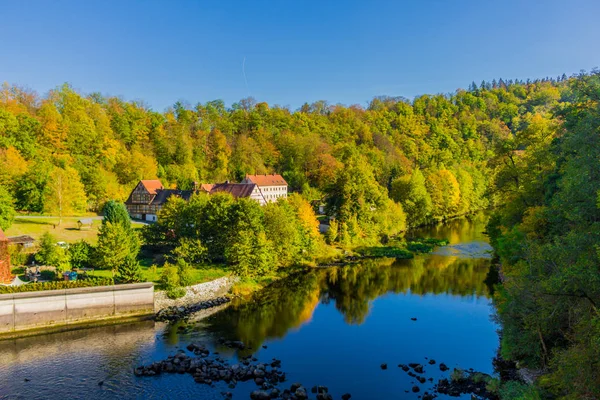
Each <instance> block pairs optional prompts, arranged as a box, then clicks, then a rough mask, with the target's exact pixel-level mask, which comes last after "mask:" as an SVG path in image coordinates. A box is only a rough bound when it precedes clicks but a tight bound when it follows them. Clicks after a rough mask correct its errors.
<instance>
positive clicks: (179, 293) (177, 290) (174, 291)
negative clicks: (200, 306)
mask: <svg viewBox="0 0 600 400" xmlns="http://www.w3.org/2000/svg"><path fill="white" fill-rule="evenodd" d="M166 293H167V297H168V298H170V299H172V300H175V299H178V298H180V297H183V296H185V289H184V288H182V287H174V288H170V289H167V291H166Z"/></svg>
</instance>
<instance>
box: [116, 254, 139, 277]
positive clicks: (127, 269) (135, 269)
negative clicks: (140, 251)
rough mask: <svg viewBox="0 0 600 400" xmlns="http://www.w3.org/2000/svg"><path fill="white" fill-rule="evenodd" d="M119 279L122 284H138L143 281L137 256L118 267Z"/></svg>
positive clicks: (130, 257)
mask: <svg viewBox="0 0 600 400" xmlns="http://www.w3.org/2000/svg"><path fill="white" fill-rule="evenodd" d="M117 278H118V280H119V282H122V283H136V282H141V281H142V280H143V279H142V269H141V268H140V262H139V261H138V260H137V259H136V258H135V256H133V255H130V256H129V257H127V258H126V259H125V261H124V262H123V263H122V264H121V265H119V266H118V267H117Z"/></svg>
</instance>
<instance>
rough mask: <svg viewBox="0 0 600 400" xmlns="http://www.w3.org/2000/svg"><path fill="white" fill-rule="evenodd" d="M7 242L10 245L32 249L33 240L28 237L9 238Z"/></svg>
mask: <svg viewBox="0 0 600 400" xmlns="http://www.w3.org/2000/svg"><path fill="white" fill-rule="evenodd" d="M8 242H9V243H10V244H14V245H18V246H22V247H23V248H26V249H28V248H30V247H33V244H34V243H35V239H34V238H32V237H31V236H29V235H21V236H11V237H9V238H8Z"/></svg>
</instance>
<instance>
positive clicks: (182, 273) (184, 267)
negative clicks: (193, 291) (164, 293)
mask: <svg viewBox="0 0 600 400" xmlns="http://www.w3.org/2000/svg"><path fill="white" fill-rule="evenodd" d="M177 275H178V276H179V285H180V286H189V285H191V284H192V279H193V278H192V271H191V267H190V265H189V264H188V263H186V262H185V260H184V259H183V258H180V259H179V260H177Z"/></svg>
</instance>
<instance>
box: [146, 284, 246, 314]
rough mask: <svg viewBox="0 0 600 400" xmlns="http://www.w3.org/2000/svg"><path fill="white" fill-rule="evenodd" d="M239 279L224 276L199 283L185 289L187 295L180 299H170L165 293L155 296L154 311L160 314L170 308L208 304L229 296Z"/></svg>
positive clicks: (159, 292)
mask: <svg viewBox="0 0 600 400" xmlns="http://www.w3.org/2000/svg"><path fill="white" fill-rule="evenodd" d="M238 280H239V278H237V277H235V276H224V277H222V278H218V279H215V280H212V281H210V282H204V283H199V284H197V285H193V286H188V287H186V288H185V291H186V293H185V295H184V296H183V297H180V298H178V299H174V300H173V299H169V298H168V297H167V294H166V293H165V292H164V291H157V292H156V293H155V294H154V309H155V310H157V311H158V312H160V311H161V310H163V309H165V308H170V307H187V306H191V305H194V304H198V303H202V302H206V301H209V300H213V299H215V298H219V297H222V296H224V295H225V294H227V293H228V292H229V291H230V290H231V288H232V286H233V285H234V283H236V282H237V281H238Z"/></svg>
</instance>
